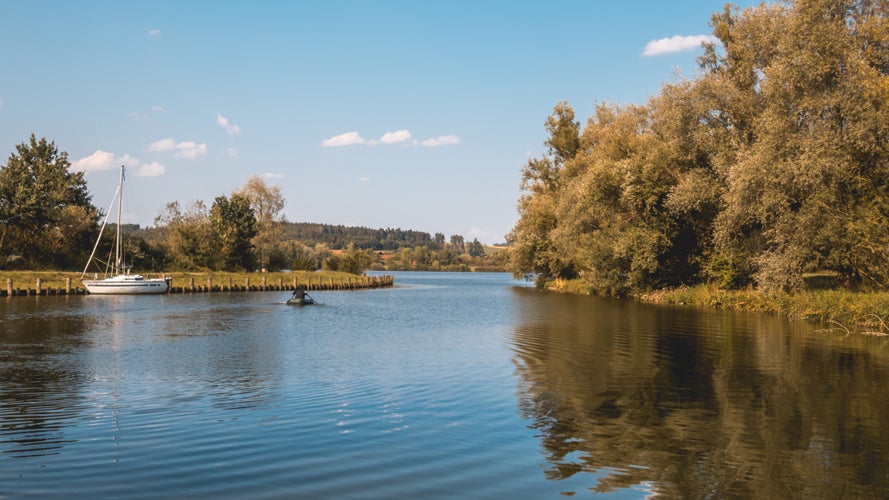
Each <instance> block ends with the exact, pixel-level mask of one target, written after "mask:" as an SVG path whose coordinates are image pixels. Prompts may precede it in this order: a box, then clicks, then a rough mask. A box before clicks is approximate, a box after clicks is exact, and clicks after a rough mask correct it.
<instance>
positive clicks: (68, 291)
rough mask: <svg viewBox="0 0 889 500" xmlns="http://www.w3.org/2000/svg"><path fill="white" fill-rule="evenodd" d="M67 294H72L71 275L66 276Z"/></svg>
mask: <svg viewBox="0 0 889 500" xmlns="http://www.w3.org/2000/svg"><path fill="white" fill-rule="evenodd" d="M65 295H71V276H68V277H67V278H65Z"/></svg>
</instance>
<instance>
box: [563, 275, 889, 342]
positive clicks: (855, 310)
mask: <svg viewBox="0 0 889 500" xmlns="http://www.w3.org/2000/svg"><path fill="white" fill-rule="evenodd" d="M552 288H553V289H555V290H558V291H562V292H567V293H588V290H589V288H588V287H587V286H586V285H584V284H583V283H582V282H580V281H577V280H572V281H564V280H558V281H556V282H554V283H553V286H552ZM635 298H636V299H638V300H641V301H642V302H648V303H652V304H671V305H686V306H696V307H710V308H718V309H731V310H736V311H749V312H759V313H768V314H776V315H781V316H785V317H787V318H789V319H799V320H808V321H813V322H817V323H821V324H823V325H825V327H828V328H838V329H841V330H845V331H847V332H853V331H854V332H858V333H866V334H871V335H889V292H868V293H859V292H848V291H842V290H806V291H800V292H795V293H764V292H759V291H756V290H720V289H718V288H716V287H714V286H710V285H698V286H693V287H680V288H673V289H668V290H657V291H654V292H651V293H647V294H642V295H639V296H637V297H635Z"/></svg>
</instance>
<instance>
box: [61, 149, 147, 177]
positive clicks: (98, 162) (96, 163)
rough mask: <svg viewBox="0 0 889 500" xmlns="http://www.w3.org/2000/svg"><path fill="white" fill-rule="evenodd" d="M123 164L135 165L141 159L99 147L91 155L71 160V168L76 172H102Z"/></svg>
mask: <svg viewBox="0 0 889 500" xmlns="http://www.w3.org/2000/svg"><path fill="white" fill-rule="evenodd" d="M121 165H126V166H129V167H135V166H137V165H139V159H138V158H135V157H132V156H130V155H123V156H117V155H115V154H114V153H109V152H108V151H102V150H101V149H99V150H96V152H95V153H93V154H91V155H89V156H85V157H83V158H81V159H79V160H77V161H74V162H71V169H72V170H74V171H75V172H102V171H105V170H112V169H115V168H117V167H119V166H121Z"/></svg>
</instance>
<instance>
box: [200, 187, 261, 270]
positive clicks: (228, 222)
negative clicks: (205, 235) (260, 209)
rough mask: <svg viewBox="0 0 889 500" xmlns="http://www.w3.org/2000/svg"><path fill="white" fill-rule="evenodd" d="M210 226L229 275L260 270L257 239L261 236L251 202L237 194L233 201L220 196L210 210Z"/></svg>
mask: <svg viewBox="0 0 889 500" xmlns="http://www.w3.org/2000/svg"><path fill="white" fill-rule="evenodd" d="M210 224H211V226H212V228H213V233H214V234H215V236H216V240H217V241H218V242H219V243H220V247H219V249H220V250H219V253H220V257H221V261H222V266H221V267H222V269H223V270H225V271H251V270H253V269H254V268H255V266H256V256H255V254H254V252H253V238H254V237H255V236H256V234H257V230H256V228H257V222H256V215H255V213H254V212H253V208H252V207H251V206H250V201H249V200H248V199H247V198H245V197H243V196H240V195H237V194H234V195H232V197H231V199H229V198H227V197H225V196H217V197H216V200H215V201H214V202H213V207H212V208H211V209H210Z"/></svg>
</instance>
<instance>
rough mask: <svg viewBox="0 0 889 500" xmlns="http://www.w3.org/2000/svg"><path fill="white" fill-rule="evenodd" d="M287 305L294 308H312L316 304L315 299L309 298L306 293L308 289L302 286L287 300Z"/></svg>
mask: <svg viewBox="0 0 889 500" xmlns="http://www.w3.org/2000/svg"><path fill="white" fill-rule="evenodd" d="M287 303H288V304H290V305H292V306H310V305H312V304H314V303H315V299H313V298H312V297H309V294H308V293H306V287H304V286H302V285H300V286H298V287H297V288H296V290H294V291H293V295H291V296H290V298H289V299H287Z"/></svg>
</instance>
